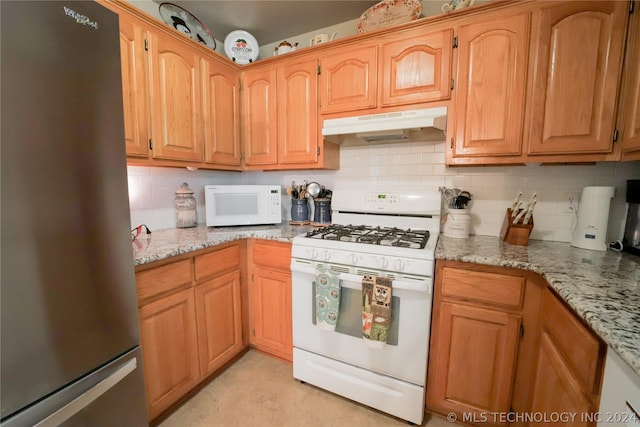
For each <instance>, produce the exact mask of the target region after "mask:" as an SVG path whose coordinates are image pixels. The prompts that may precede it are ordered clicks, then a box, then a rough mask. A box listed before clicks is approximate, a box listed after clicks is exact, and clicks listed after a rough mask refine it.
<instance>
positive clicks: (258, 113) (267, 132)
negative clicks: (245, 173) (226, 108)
mask: <svg viewBox="0 0 640 427" xmlns="http://www.w3.org/2000/svg"><path fill="white" fill-rule="evenodd" d="M276 114H277V112H276V70H275V68H254V69H251V70H248V71H245V72H244V73H243V75H242V141H243V150H244V164H245V165H247V166H251V165H275V164H277V163H278V142H277V141H278V140H277V138H278V128H277V126H278V123H277V116H276Z"/></svg>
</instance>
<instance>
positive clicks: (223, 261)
mask: <svg viewBox="0 0 640 427" xmlns="http://www.w3.org/2000/svg"><path fill="white" fill-rule="evenodd" d="M239 265H240V248H239V247H238V245H233V246H230V247H228V248H224V249H220V250H217V251H213V252H210V253H208V254H204V255H198V256H197V257H196V281H199V280H201V279H203V278H205V277H208V276H213V275H216V274H218V273H221V272H223V271H226V270H230V269H232V268H234V267H238V266H239Z"/></svg>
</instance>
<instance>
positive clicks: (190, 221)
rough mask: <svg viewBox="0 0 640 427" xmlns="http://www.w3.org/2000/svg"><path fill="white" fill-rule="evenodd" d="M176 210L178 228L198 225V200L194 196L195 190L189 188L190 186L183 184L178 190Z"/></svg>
mask: <svg viewBox="0 0 640 427" xmlns="http://www.w3.org/2000/svg"><path fill="white" fill-rule="evenodd" d="M174 205H175V208H176V227H177V228H189V227H195V226H196V225H197V224H198V218H197V214H196V198H195V197H194V196H193V190H192V189H190V188H189V184H187V183H186V182H184V183H182V185H181V186H180V188H178V189H177V190H176V197H175V199H174Z"/></svg>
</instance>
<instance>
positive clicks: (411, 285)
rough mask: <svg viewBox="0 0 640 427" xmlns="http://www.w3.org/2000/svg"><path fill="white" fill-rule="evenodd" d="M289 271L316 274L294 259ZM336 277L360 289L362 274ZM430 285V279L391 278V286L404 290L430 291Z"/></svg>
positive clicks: (344, 274) (345, 283)
mask: <svg viewBox="0 0 640 427" xmlns="http://www.w3.org/2000/svg"><path fill="white" fill-rule="evenodd" d="M291 271H293V272H299V273H305V274H311V275H313V276H315V275H316V270H315V268H313V267H308V266H305V265H300V264H297V263H296V262H295V261H294V262H292V263H291ZM338 277H339V278H340V281H341V282H342V283H341V286H345V287H347V288H351V289H361V286H360V285H361V283H362V276H359V275H357V274H351V273H339V274H338ZM347 283H356V285H349V284H347ZM431 285H432V282H431V280H430V279H425V280H416V281H415V282H411V281H408V280H393V284H392V288H393V289H402V290H405V291H413V292H428V293H431Z"/></svg>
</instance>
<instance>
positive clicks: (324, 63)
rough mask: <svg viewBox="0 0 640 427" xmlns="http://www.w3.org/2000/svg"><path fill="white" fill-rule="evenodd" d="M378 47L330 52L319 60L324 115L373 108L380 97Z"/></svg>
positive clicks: (359, 47) (362, 47)
mask: <svg viewBox="0 0 640 427" xmlns="http://www.w3.org/2000/svg"><path fill="white" fill-rule="evenodd" d="M377 56H378V47H377V46H375V45H373V46H357V48H356V49H350V50H346V51H345V50H344V49H343V50H341V51H339V53H337V52H329V53H328V54H327V56H324V57H322V58H321V59H320V70H321V73H320V88H321V89H320V93H321V95H320V96H321V104H322V106H321V111H322V114H327V113H339V112H343V111H355V110H362V109H367V108H374V107H375V106H376V105H377V96H378V91H377V88H378V61H377Z"/></svg>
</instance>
